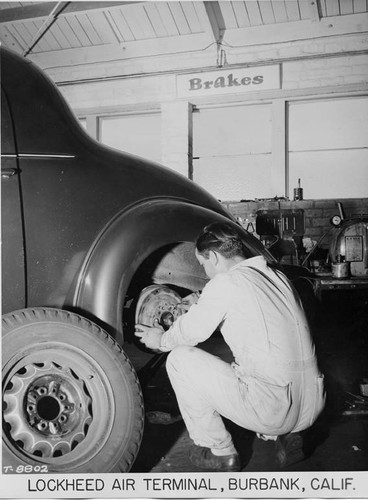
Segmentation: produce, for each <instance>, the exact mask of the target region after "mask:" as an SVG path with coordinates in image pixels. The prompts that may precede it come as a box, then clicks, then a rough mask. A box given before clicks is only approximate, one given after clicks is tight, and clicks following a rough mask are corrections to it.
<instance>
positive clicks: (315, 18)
mask: <svg viewBox="0 0 368 500" xmlns="http://www.w3.org/2000/svg"><path fill="white" fill-rule="evenodd" d="M308 6H309V12H310V18H311V21H312V22H313V23H318V22H319V21H320V20H321V18H322V9H321V0H308Z"/></svg>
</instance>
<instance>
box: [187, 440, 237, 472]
mask: <svg viewBox="0 0 368 500" xmlns="http://www.w3.org/2000/svg"><path fill="white" fill-rule="evenodd" d="M189 458H190V460H191V462H192V463H193V464H194V465H195V466H196V467H198V468H199V469H202V470H203V471H217V472H238V471H240V460H239V455H238V454H237V453H233V454H231V455H224V456H217V455H214V454H213V453H212V451H211V449H210V448H204V447H203V446H195V445H194V446H193V447H192V448H191V450H190V452H189Z"/></svg>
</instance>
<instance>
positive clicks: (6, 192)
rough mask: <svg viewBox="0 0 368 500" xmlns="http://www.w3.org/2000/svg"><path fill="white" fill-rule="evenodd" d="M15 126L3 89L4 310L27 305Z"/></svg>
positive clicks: (2, 232) (2, 256) (2, 227)
mask: <svg viewBox="0 0 368 500" xmlns="http://www.w3.org/2000/svg"><path fill="white" fill-rule="evenodd" d="M20 174H21V172H20V169H19V168H18V158H17V151H16V140H15V137H14V128H13V122H12V118H11V110H10V109H9V106H8V102H7V99H6V95H5V93H4V92H3V91H2V92H1V239H2V250H1V259H2V262H1V264H2V280H1V284H2V312H3V313H7V312H10V311H13V310H15V309H19V308H22V307H25V306H26V275H25V245H24V238H23V222H22V219H23V217H22V200H21V179H20Z"/></svg>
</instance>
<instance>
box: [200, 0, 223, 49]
mask: <svg viewBox="0 0 368 500" xmlns="http://www.w3.org/2000/svg"><path fill="white" fill-rule="evenodd" d="M203 5H204V7H205V9H206V14H207V18H208V23H209V26H210V29H211V33H212V35H213V38H214V41H215V42H216V43H221V42H222V40H223V38H224V34H225V28H226V27H225V21H224V18H223V16H222V12H221V7H220V5H219V2H207V1H205V2H203Z"/></svg>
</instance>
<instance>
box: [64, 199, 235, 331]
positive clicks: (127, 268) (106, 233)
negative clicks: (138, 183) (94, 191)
mask: <svg viewBox="0 0 368 500" xmlns="http://www.w3.org/2000/svg"><path fill="white" fill-rule="evenodd" d="M220 220H222V221H224V220H226V221H229V220H232V221H233V223H234V224H236V222H235V220H234V219H231V216H230V215H229V218H227V217H226V216H225V215H221V214H219V213H216V212H214V211H213V210H209V209H207V208H204V207H201V206H198V205H194V204H191V203H189V202H186V201H181V200H176V199H150V200H146V201H144V202H141V203H139V204H136V205H134V206H132V207H130V208H129V209H128V210H125V211H124V212H123V213H120V214H119V215H118V216H116V217H115V218H114V220H112V221H111V222H110V223H109V224H108V225H107V226H106V227H105V228H104V230H103V231H102V232H101V233H100V235H99V237H98V238H97V239H96V241H95V243H94V244H93V245H92V247H91V248H90V250H89V252H88V254H87V256H86V257H85V259H84V262H83V264H82V267H81V271H80V273H79V276H78V280H77V284H76V286H75V289H74V293H73V299H72V306H73V308H74V309H75V310H77V311H80V312H82V313H83V314H84V315H88V316H90V317H92V318H93V319H95V320H98V321H99V323H100V324H101V323H102V324H103V325H104V327H106V328H109V330H110V332H112V334H113V335H114V336H115V337H116V338H117V340H119V341H122V340H123V339H122V316H123V303H124V298H125V295H126V292H127V290H128V287H129V285H130V282H131V279H132V277H133V275H134V273H135V272H136V270H137V269H138V267H139V266H140V265H141V264H142V262H143V261H144V260H145V259H146V258H147V257H148V256H149V255H150V254H152V253H153V252H154V251H156V250H157V249H159V248H161V247H163V246H165V245H170V244H174V243H178V242H194V241H195V240H196V238H197V236H198V234H199V232H200V231H201V229H202V228H203V227H204V226H205V225H206V224H209V223H211V222H214V221H220ZM119 337H120V339H119Z"/></svg>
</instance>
